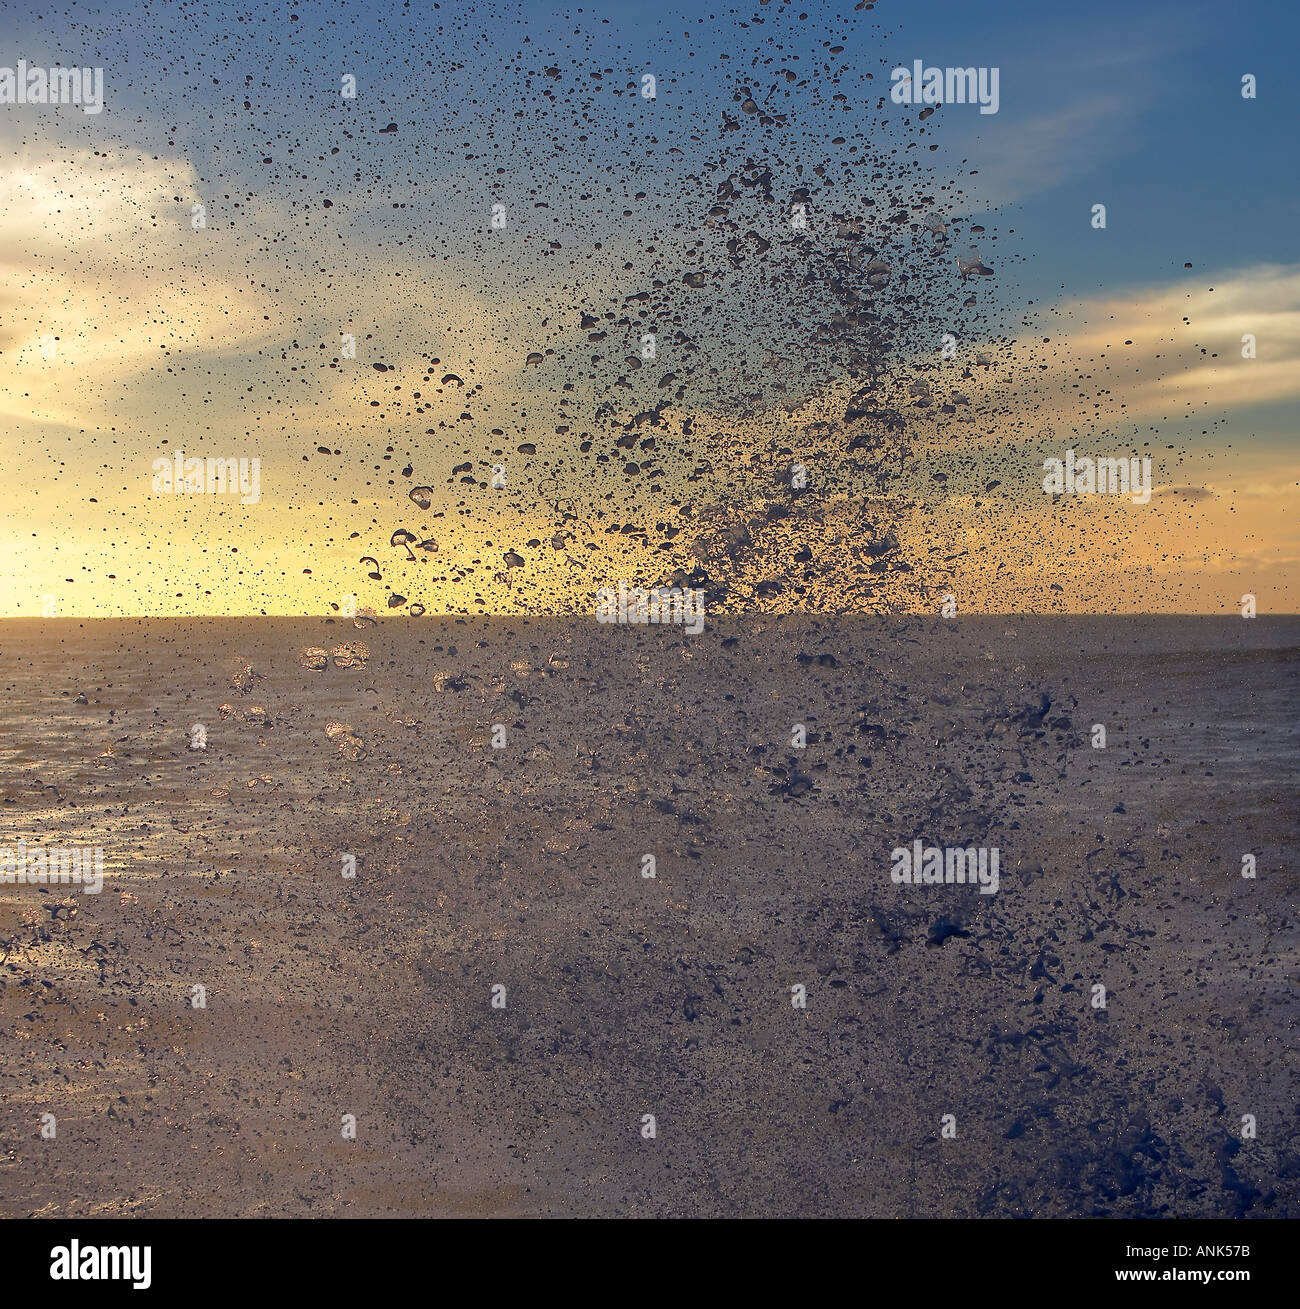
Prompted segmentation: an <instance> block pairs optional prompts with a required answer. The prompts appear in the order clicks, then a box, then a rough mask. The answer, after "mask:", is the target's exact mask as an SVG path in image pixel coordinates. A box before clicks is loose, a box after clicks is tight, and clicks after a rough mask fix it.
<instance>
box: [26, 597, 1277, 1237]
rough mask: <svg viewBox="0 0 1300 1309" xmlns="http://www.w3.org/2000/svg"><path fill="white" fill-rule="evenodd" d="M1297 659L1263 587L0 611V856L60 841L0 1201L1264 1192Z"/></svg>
mask: <svg viewBox="0 0 1300 1309" xmlns="http://www.w3.org/2000/svg"><path fill="white" fill-rule="evenodd" d="M322 662H323V664H324V667H321V666H320V665H321V664H322ZM1298 670H1300V620H1297V619H1293V618H1277V619H1269V618H1260V619H1256V620H1252V621H1246V620H1241V619H1223V620H1220V619H1203V618H1117V619H1101V618H1018V617H990V618H966V619H960V620H955V621H950V622H945V621H940V620H932V619H917V618H912V619H901V618H900V619H867V618H832V617H801V618H779V619H773V618H719V619H714V618H710V619H709V622H708V624H707V626H706V629H705V631H704V632H703V633H701V634H700V635H698V636H690V635H686V634H684V633H683V632H681V631H680V630H679V629H673V628H665V629H657V628H623V627H609V626H604V625H598V624H596V623H595V622H594V621H593V620H590V619H577V618H574V619H561V618H551V619H532V620H523V619H448V618H440V619H434V618H424V619H419V620H403V621H385V622H381V623H380V624H378V625H374V624H366V625H364V626H362V627H357V626H355V625H354V624H353V623H350V622H328V621H325V620H289V619H237V620H228V619H213V620H153V621H148V620H145V621H134V620H113V621H100V622H89V621H87V622H78V621H75V620H66V621H46V622H36V621H26V620H11V621H7V622H3V623H0V686H3V688H4V695H3V697H0V765H2V766H0V801H2V803H3V818H2V819H0V822H2V823H3V831H4V836H3V840H0V845H8V844H11V843H12V842H16V841H17V840H19V839H24V840H26V841H27V842H28V843H29V845H31V844H45V845H85V846H98V847H102V849H103V852H104V854H103V858H104V873H105V880H104V888H103V890H102V892H100V894H98V895H86V894H83V893H81V891H80V890H79V889H78V888H77V887H75V886H72V887H67V886H64V887H37V886H15V885H8V886H0V943H2V949H0V958H2V959H3V963H0V979H3V991H2V992H0V996H2V1002H3V1026H4V1028H5V1031H6V1034H7V1038H8V1039H6V1040H5V1041H4V1044H3V1047H0V1048H3V1049H4V1051H5V1053H4V1054H3V1055H0V1079H2V1080H0V1084H2V1085H3V1088H4V1092H3V1099H2V1100H0V1123H2V1124H3V1130H4V1133H5V1147H6V1151H7V1153H6V1157H5V1163H4V1169H5V1172H4V1186H3V1188H0V1197H2V1198H0V1207H2V1208H3V1211H4V1212H7V1213H13V1214H18V1213H23V1214H25V1213H61V1214H77V1213H117V1212H122V1213H130V1212H150V1213H159V1214H165V1213H208V1214H227V1213H229V1214H252V1213H321V1212H328V1213H359V1214H370V1213H398V1212H400V1213H465V1212H475V1213H479V1212H482V1213H584V1214H585V1213H662V1214H745V1213H767V1212H780V1213H802V1214H825V1215H839V1214H844V1215H861V1214H876V1215H888V1214H899V1215H905V1214H921V1213H946V1214H957V1215H969V1216H976V1215H985V1214H998V1215H1018V1214H1039V1215H1081V1214H1143V1215H1158V1214H1170V1213H1180V1214H1204V1215H1218V1214H1237V1215H1249V1216H1279V1215H1283V1214H1285V1213H1287V1212H1293V1210H1294V1202H1295V1187H1296V1178H1297V1176H1300V1154H1298V1153H1297V1141H1298V1140H1300V1123H1297V1117H1296V1108H1295V1097H1294V1085H1295V1074H1296V1067H1295V1058H1296V1055H1295V1050H1294V1045H1293V1044H1292V1033H1293V1031H1294V1024H1295V1019H1296V988H1297V981H1300V957H1298V956H1297V952H1296V945H1297V940H1296V935H1297V933H1296V922H1295V903H1296V890H1297V884H1298V882H1300V879H1298V878H1297V873H1296V859H1295V853H1296V837H1297V806H1296V779H1297V765H1298V762H1300V751H1298V749H1297V746H1298V732H1300V714H1297V709H1300V681H1298V677H1297V673H1298ZM799 726H801V727H802V729H803V731H802V738H801V739H802V741H803V744H802V745H794V744H792V740H793V739H795V738H796V736H797V735H798V733H797V732H796V728H797V727H799ZM1097 726H1101V727H1103V728H1104V729H1105V745H1104V748H1097V746H1095V745H1094V741H1095V740H1096V739H1097V738H1096V733H1095V728H1096V727H1097ZM494 741H495V742H496V743H497V744H496V745H494ZM195 745H201V746H202V747H203V748H192V747H193V746H195ZM915 840H920V841H922V842H923V843H924V844H927V845H936V846H940V847H949V846H960V847H962V848H966V847H983V848H986V849H994V848H996V849H997V850H998V852H999V858H1000V867H1001V878H1000V885H999V888H998V890H997V893H996V894H980V893H979V890H978V888H976V887H972V886H965V885H904V884H900V883H897V882H895V881H894V880H893V879H892V878H891V875H890V870H891V852H892V851H894V850H895V849H897V848H899V847H903V848H908V847H910V846H911V845H912V843H913V841H915ZM1245 854H1253V855H1254V856H1255V860H1256V866H1257V873H1256V876H1255V878H1253V879H1250V878H1245V877H1243V876H1242V872H1241V870H1242V856H1243V855H1245ZM646 856H653V859H654V863H653V865H648V864H647V862H646ZM353 867H354V868H355V876H345V872H347V871H350V869H351V868H353ZM651 869H652V870H653V876H647V875H645V874H646V873H647V872H648V871H650V870H651ZM1099 986H1100V987H1104V988H1105V991H1104V996H1105V1005H1104V1007H1102V1006H1099V1005H1098V1003H1097V1000H1098V993H1097V990H1096V988H1097V987H1099ZM195 987H201V988H202V992H201V993H198V994H199V995H200V996H201V1004H197V1005H196V992H195V990H194V988H195ZM794 988H802V992H798V991H797V990H795V989H794ZM796 997H799V998H800V999H802V1006H801V1005H800V1004H799V1003H792V1001H795V1000H796ZM494 1000H495V1001H496V1003H495V1004H494ZM43 1113H53V1114H54V1115H55V1116H56V1119H57V1121H58V1123H59V1127H58V1135H57V1142H52V1141H47V1140H43V1139H42V1137H41V1135H40V1123H41V1115H42V1114H43ZM345 1115H352V1116H353V1117H354V1118H355V1121H356V1137H355V1139H350V1138H348V1137H345V1136H344V1135H342V1130H343V1126H345V1121H344V1120H345ZM1243 1115H1251V1116H1252V1117H1253V1118H1254V1120H1255V1123H1256V1131H1257V1135H1256V1136H1255V1137H1254V1138H1253V1139H1251V1138H1246V1139H1243V1136H1242V1120H1243ZM647 1116H650V1117H653V1120H654V1123H653V1127H654V1134H653V1135H652V1136H648V1135H646V1131H647V1127H648V1120H647ZM949 1118H950V1119H951V1122H950V1123H949V1134H948V1135H944V1127H943V1125H944V1123H945V1122H947V1121H948V1119H949ZM952 1131H955V1133H956V1134H955V1136H953V1135H951V1132H952Z"/></svg>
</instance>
